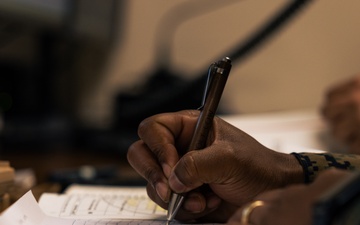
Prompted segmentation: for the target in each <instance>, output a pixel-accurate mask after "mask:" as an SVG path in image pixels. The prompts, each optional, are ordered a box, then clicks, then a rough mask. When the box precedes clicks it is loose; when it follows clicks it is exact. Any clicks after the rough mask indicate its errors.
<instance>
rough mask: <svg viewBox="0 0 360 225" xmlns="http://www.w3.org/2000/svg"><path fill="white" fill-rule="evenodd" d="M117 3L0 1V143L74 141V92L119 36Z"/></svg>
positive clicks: (92, 76)
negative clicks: (0, 122) (1, 127)
mask: <svg viewBox="0 0 360 225" xmlns="http://www.w3.org/2000/svg"><path fill="white" fill-rule="evenodd" d="M122 4H123V3H122V2H121V1H116V0H109V1H102V0H77V1H72V0H49V1H36V0H2V1H1V2H0V73H1V76H0V113H1V116H2V119H3V129H2V130H1V133H0V138H1V140H0V143H1V145H2V146H3V148H2V151H5V150H6V149H9V148H14V147H15V148H22V147H26V149H28V150H29V149H32V150H34V149H49V148H54V147H58V146H59V145H60V146H66V145H71V144H72V143H73V142H74V139H76V136H75V131H77V130H78V129H77V127H79V126H80V127H81V124H80V122H79V118H78V115H77V110H78V108H77V107H78V105H79V101H80V98H79V93H80V92H81V91H82V89H83V88H89V87H88V86H90V87H91V85H93V84H94V83H96V82H97V80H98V79H99V78H100V77H101V73H100V72H101V69H102V67H103V65H104V63H105V62H106V59H107V55H108V54H109V53H110V51H111V48H112V44H113V43H114V40H118V39H119V36H118V33H119V31H120V30H121V29H119V28H120V26H119V24H117V22H118V21H120V20H119V19H118V16H119V15H120V14H121V12H120V9H122ZM115 31H116V32H115ZM89 71H90V72H89ZM84 80H85V81H86V82H84Z"/></svg>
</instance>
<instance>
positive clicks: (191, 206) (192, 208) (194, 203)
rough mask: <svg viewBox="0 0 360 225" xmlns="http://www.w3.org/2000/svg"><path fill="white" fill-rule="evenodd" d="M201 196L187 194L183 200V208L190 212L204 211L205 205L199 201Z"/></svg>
mask: <svg viewBox="0 0 360 225" xmlns="http://www.w3.org/2000/svg"><path fill="white" fill-rule="evenodd" d="M201 200H202V199H201V198H200V197H199V196H198V195H191V196H187V199H186V201H185V202H184V208H185V209H186V210H187V211H189V212H192V213H199V212H202V211H204V209H205V207H206V205H205V204H204V203H203V202H201Z"/></svg>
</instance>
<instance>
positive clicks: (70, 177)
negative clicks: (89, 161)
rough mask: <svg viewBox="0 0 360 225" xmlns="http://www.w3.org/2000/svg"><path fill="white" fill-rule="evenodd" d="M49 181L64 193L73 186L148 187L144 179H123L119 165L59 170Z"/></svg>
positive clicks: (50, 175)
mask: <svg viewBox="0 0 360 225" xmlns="http://www.w3.org/2000/svg"><path fill="white" fill-rule="evenodd" d="M120 172H121V171H120ZM49 181H50V182H54V183H57V184H59V185H60V186H61V190H62V191H63V190H64V189H66V188H67V187H68V186H69V185H71V184H98V185H124V186H141V185H146V181H145V180H143V179H123V178H122V176H121V174H119V167H118V166H117V165H106V166H91V165H84V166H80V167H78V168H67V169H57V170H54V171H52V172H51V173H50V174H49Z"/></svg>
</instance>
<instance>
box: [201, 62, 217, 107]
mask: <svg viewBox="0 0 360 225" xmlns="http://www.w3.org/2000/svg"><path fill="white" fill-rule="evenodd" d="M215 65H216V63H212V64H211V65H210V66H209V69H208V74H207V80H206V85H205V90H204V95H203V99H202V101H201V106H200V107H199V108H198V110H202V109H203V108H204V105H205V101H206V98H207V95H208V92H209V87H210V82H211V80H212V75H213V73H214V71H215V69H214V68H215Z"/></svg>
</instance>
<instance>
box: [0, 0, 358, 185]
mask: <svg viewBox="0 0 360 225" xmlns="http://www.w3.org/2000/svg"><path fill="white" fill-rule="evenodd" d="M288 2H289V1H284V0H272V1H269V0H252V1H246V0H236V1H235V0H223V1H217V0H197V1H190V0H187V1H185V0H176V1H164V0H152V1H146V0H137V1H130V0H122V1H116V0H2V1H1V2H0V109H1V110H0V159H2V160H9V161H10V163H11V164H12V165H13V166H14V167H15V168H16V169H17V168H18V169H22V168H31V169H33V170H34V173H35V176H36V178H37V180H38V182H44V181H49V180H50V181H57V182H60V183H62V184H63V185H66V184H68V183H71V182H88V183H103V184H133V183H134V184H138V183H139V180H138V177H136V175H135V173H134V172H133V171H132V170H131V168H129V167H128V165H127V163H126V150H127V148H128V146H129V144H130V143H132V142H133V141H134V140H136V138H137V137H136V128H137V124H138V123H139V122H140V121H141V120H142V119H144V118H145V117H147V116H149V115H152V114H154V113H159V112H164V111H175V110H181V109H187V108H197V107H198V106H199V104H200V100H201V95H202V93H203V88H204V82H205V81H204V77H203V76H202V75H203V74H204V72H206V70H207V67H208V66H209V65H210V63H212V62H214V61H216V60H219V59H221V58H222V57H224V56H227V55H228V53H229V52H232V50H233V49H234V48H236V47H238V46H239V45H240V44H242V43H243V41H244V40H246V38H247V37H249V35H251V34H252V33H253V32H254V31H256V30H257V29H258V28H259V27H260V26H261V25H263V24H264V23H265V22H266V21H268V20H269V18H272V16H273V15H274V14H275V13H277V12H278V10H279V9H280V8H282V7H283V6H284V5H285V4H288ZM359 7H360V2H359V1H356V0H348V1H346V2H345V3H344V2H340V1H337V0H326V1H312V2H311V3H310V4H308V6H307V7H305V8H304V9H302V10H301V11H300V12H299V13H298V15H297V16H295V18H293V19H291V20H290V21H289V23H288V24H286V26H284V27H283V28H282V29H281V30H280V31H279V32H277V33H276V34H275V35H274V36H273V37H272V38H271V39H270V40H268V41H267V42H266V43H265V44H263V45H261V46H260V47H259V48H257V49H256V51H254V52H252V53H251V54H249V55H247V57H246V58H244V59H242V60H241V61H239V62H236V63H234V64H233V69H232V72H231V75H230V77H229V80H228V84H227V87H226V89H225V93H224V96H223V99H222V102H221V106H220V109H219V113H221V114H252V113H263V112H274V111H283V110H298V109H319V108H320V107H321V104H322V100H323V97H324V94H325V91H326V90H327V89H328V88H329V87H330V86H331V85H333V84H335V83H338V82H340V81H343V80H345V79H346V78H349V77H351V76H354V75H355V74H357V73H358V72H360V66H359V62H358V59H359V58H360V41H359V40H360V28H359V23H360V22H359V21H360V18H359V14H358V12H357V9H358V8H359ZM89 165H90V166H91V167H89ZM84 166H86V170H85V171H87V172H89V171H90V172H93V173H90V175H92V176H90V177H87V178H86V179H85V178H84V177H82V175H81V174H80V173H81V172H84V171H83V170H82V169H84ZM119 166H120V167H121V168H120V169H119ZM89 168H90V170H89ZM94 171H95V172H96V173H94ZM79 174H80V175H79ZM87 174H88V175H89V173H87ZM94 174H95V175H94Z"/></svg>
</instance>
